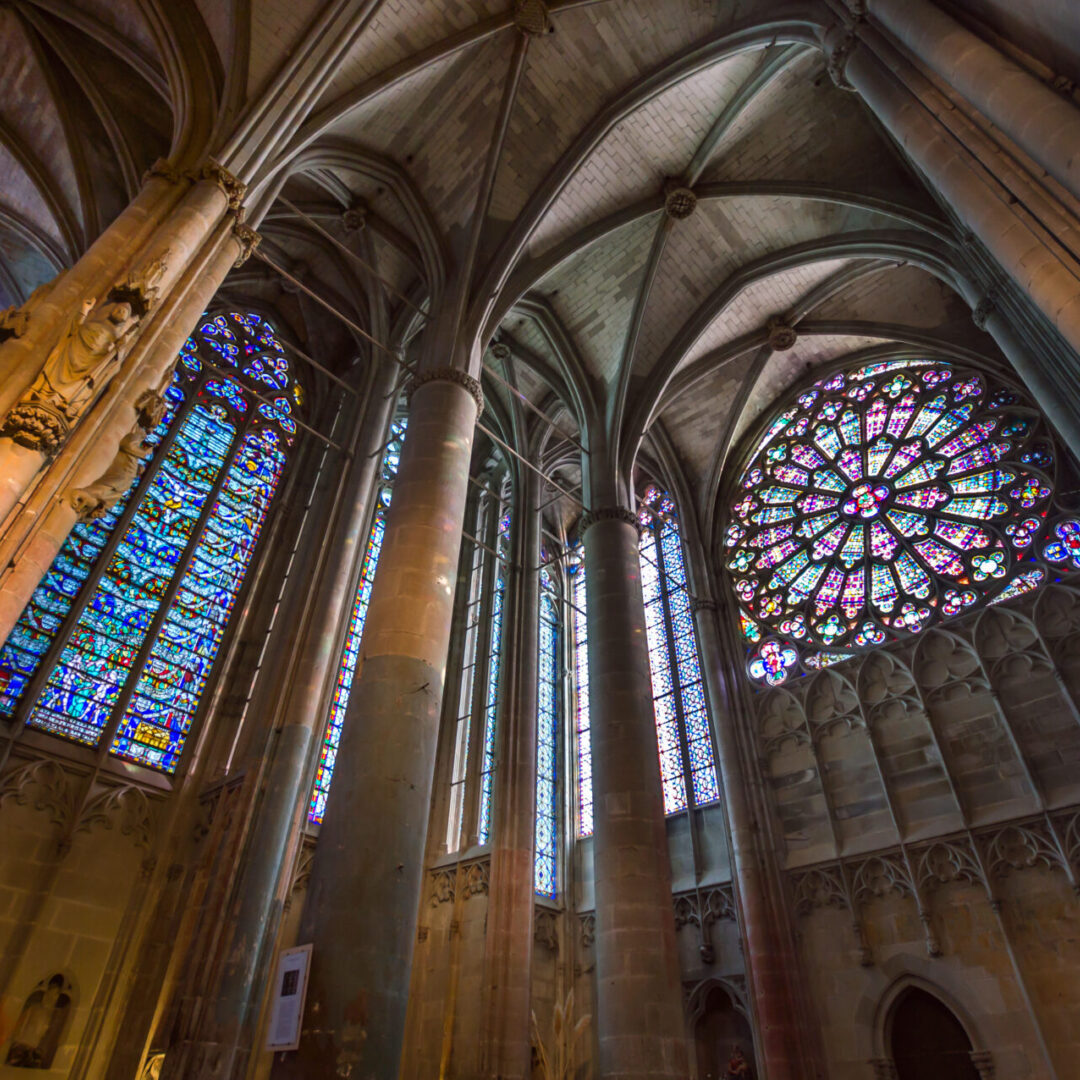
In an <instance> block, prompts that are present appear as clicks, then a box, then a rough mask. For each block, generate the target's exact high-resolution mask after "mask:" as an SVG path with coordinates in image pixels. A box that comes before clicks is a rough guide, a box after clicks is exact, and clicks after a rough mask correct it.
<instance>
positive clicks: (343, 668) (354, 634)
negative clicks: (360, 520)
mask: <svg viewBox="0 0 1080 1080" xmlns="http://www.w3.org/2000/svg"><path fill="white" fill-rule="evenodd" d="M405 427H406V419H405V417H404V415H402V414H400V413H399V415H398V416H397V417H396V418H395V419H394V421H393V423H392V424H391V425H390V438H389V441H388V442H387V444H386V449H385V450H384V451H383V459H382V468H381V471H380V474H379V487H378V491H377V494H376V501H375V512H374V515H373V517H372V521H371V531H370V532H369V533H368V540H367V548H366V549H365V550H364V560H363V563H362V564H361V567H360V584H359V585H358V586H357V589H356V598H355V599H354V600H353V606H352V612H351V614H350V616H349V627H348V630H347V631H346V632H345V645H344V647H343V649H342V651H341V662H340V663H339V664H338V673H337V680H336V681H335V683H334V698H333V701H331V703H330V716H329V718H328V719H327V722H326V731H325V732H324V734H323V741H322V749H321V750H320V752H319V764H318V767H317V768H316V770H315V784H314V786H313V788H312V790H311V805H310V806H309V807H308V820H309V821H311V822H313V823H314V824H316V825H321V824H322V820H323V814H324V813H325V811H326V798H327V796H328V795H329V793H330V783H331V781H332V780H333V777H334V764H335V762H336V761H337V751H338V746H340V745H341V728H342V724H343V723H344V722H345V709H346V707H347V706H348V704H349V695H350V694H351V693H352V684H353V676H354V675H355V674H356V662H357V660H358V659H359V657H360V639H361V637H362V636H363V633H364V620H365V619H366V618H367V610H368V604H369V603H370V602H371V587H372V585H373V584H374V582H375V568H376V566H377V565H378V562H379V553H380V552H381V551H382V542H383V534H384V533H385V532H386V512H387V510H389V508H390V496H391V495H392V493H393V489H394V480H395V479H396V477H397V470H398V465H399V464H400V462H401V445H402V440H403V439H404V438H405Z"/></svg>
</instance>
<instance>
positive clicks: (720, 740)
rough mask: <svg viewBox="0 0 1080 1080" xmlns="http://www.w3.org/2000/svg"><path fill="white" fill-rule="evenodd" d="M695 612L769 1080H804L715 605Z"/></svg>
mask: <svg viewBox="0 0 1080 1080" xmlns="http://www.w3.org/2000/svg"><path fill="white" fill-rule="evenodd" d="M691 610H692V611H693V616H694V630H695V632H696V634H697V643H698V649H699V651H700V653H701V669H702V674H703V676H704V679H705V689H706V692H707V693H708V696H709V708H710V711H711V713H712V715H713V717H714V718H715V720H716V722H715V723H714V725H713V730H714V731H715V732H716V744H717V763H718V765H719V768H720V786H721V792H722V794H723V799H724V808H725V811H726V814H727V821H728V830H729V833H730V837H731V859H732V864H733V867H734V871H735V873H734V879H735V881H734V884H735V889H736V890H737V892H738V896H739V901H740V910H739V915H740V929H741V930H742V934H743V938H744V940H745V943H746V965H747V974H748V975H749V984H750V989H751V993H752V994H753V997H754V1014H755V1017H754V1018H755V1020H756V1022H757V1036H758V1046H759V1049H760V1051H761V1057H762V1059H763V1065H764V1067H765V1073H766V1075H767V1076H768V1077H769V1080H798V1078H800V1077H802V1076H803V1075H804V1069H803V1067H802V1063H801V1062H800V1061H799V1043H798V1033H797V1031H796V1021H795V1009H794V1005H793V1002H792V994H791V990H790V985H789V981H788V980H789V979H790V977H791V974H792V972H793V970H794V962H795V958H794V957H793V956H791V955H790V954H789V953H788V952H787V951H785V950H784V949H783V948H782V946H781V944H780V938H779V934H778V931H777V927H776V921H775V918H774V917H773V912H772V910H771V908H770V903H769V888H768V883H767V881H766V876H765V867H764V866H763V864H762V857H763V852H762V851H761V847H760V843H759V839H758V831H757V829H756V827H755V822H754V814H753V810H752V808H751V805H750V792H749V788H748V785H747V778H746V770H745V769H743V767H742V756H741V754H740V748H739V743H738V739H737V737H736V734H735V724H734V723H733V721H732V718H731V717H730V716H729V715H728V703H727V699H726V695H725V694H724V688H723V685H722V682H721V680H722V672H723V671H725V670H726V669H727V665H725V663H724V659H723V652H722V650H721V648H720V637H719V632H718V628H717V623H716V619H717V611H716V603H715V602H714V601H709V600H695V601H694V602H693V603H692V605H691Z"/></svg>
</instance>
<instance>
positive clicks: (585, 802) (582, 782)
mask: <svg viewBox="0 0 1080 1080" xmlns="http://www.w3.org/2000/svg"><path fill="white" fill-rule="evenodd" d="M570 581H571V595H572V603H573V612H574V690H575V693H576V697H577V710H576V715H575V718H574V719H575V723H574V728H575V735H576V738H577V766H578V769H577V772H578V836H592V832H593V801H592V734H591V731H590V728H589V638H588V619H587V617H586V613H587V611H588V608H587V607H586V602H585V563H584V561H579V562H578V563H577V565H576V566H574V567H572V569H571V571H570Z"/></svg>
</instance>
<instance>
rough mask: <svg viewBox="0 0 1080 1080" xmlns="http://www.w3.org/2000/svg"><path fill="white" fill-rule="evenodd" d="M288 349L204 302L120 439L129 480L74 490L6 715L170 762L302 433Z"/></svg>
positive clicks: (6, 653)
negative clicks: (77, 504) (162, 383)
mask: <svg viewBox="0 0 1080 1080" xmlns="http://www.w3.org/2000/svg"><path fill="white" fill-rule="evenodd" d="M283 354H284V349H283V347H282V345H281V343H280V342H279V341H278V340H277V338H276V337H275V335H274V332H273V330H272V329H271V327H270V326H269V325H268V324H267V323H266V322H265V321H264V320H263V319H262V318H261V317H260V316H258V315H256V314H254V313H244V312H229V313H223V314H218V315H214V316H208V317H207V318H205V319H204V320H203V322H202V323H201V324H200V325H199V327H198V329H197V330H196V332H195V333H194V334H193V335H192V337H191V338H190V339H189V340H188V341H187V342H186V343H185V344H184V346H183V348H182V349H181V351H180V355H179V358H178V360H179V362H178V364H177V368H176V372H175V374H174V376H173V378H172V381H171V382H170V384H169V385H168V387H167V388H166V389H165V391H164V395H163V396H164V399H165V409H164V413H163V415H162V414H160V413H159V414H158V415H157V417H156V423H155V422H154V420H148V419H147V418H146V415H143V414H140V420H139V423H140V424H141V425H143V426H142V427H138V428H136V429H133V432H132V434H131V436H129V438H128V440H125V444H123V445H122V447H121V452H122V453H127V454H128V455H129V456H130V457H131V458H132V459H133V460H132V461H131V462H129V463H128V464H129V466H130V468H129V474H130V477H131V479H127V476H128V475H129V474H128V473H125V472H124V469H123V465H124V463H123V462H122V461H120V459H119V458H118V459H117V462H115V463H114V466H113V469H112V470H110V471H111V472H113V473H114V474H115V476H117V477H121V478H123V479H124V480H125V481H126V483H127V487H126V490H121V491H119V492H116V491H113V492H112V493H111V495H110V493H109V491H108V490H107V485H104V486H103V485H100V484H99V485H98V486H99V487H100V486H103V488H104V489H103V490H102V491H98V492H96V493H94V494H93V497H92V498H91V493H89V492H88V493H86V494H85V495H83V496H82V500H83V502H82V504H81V505H83V507H84V517H85V518H86V520H83V521H80V523H78V524H77V525H76V526H75V528H74V529H73V530H72V533H71V535H70V536H69V538H68V540H67V541H66V542H65V544H64V546H63V548H62V549H61V551H60V554H59V555H58V556H57V558H56V560H55V561H54V563H53V565H52V567H51V568H50V569H49V571H48V573H47V574H46V575H45V577H44V579H43V580H42V582H41V584H40V585H39V586H38V588H37V590H36V591H35V593H34V595H33V597H32V598H31V600H30V603H29V604H28V605H27V607H26V609H25V610H24V611H23V613H22V615H21V616H20V618H19V621H18V623H17V625H16V627H15V629H14V630H13V631H12V633H11V636H10V637H9V639H8V641H7V643H6V644H5V646H4V647H3V650H0V715H5V716H8V717H13V718H16V719H21V720H24V721H25V723H26V725H27V726H28V727H30V728H36V729H38V730H41V731H44V732H47V733H49V734H53V735H58V736H61V737H64V738H67V739H71V740H73V741H75V742H79V743H82V744H84V745H87V746H91V747H99V746H107V747H108V748H109V752H110V753H112V754H115V755H117V756H119V757H122V758H125V759H127V760H129V761H133V762H137V763H139V764H141V765H145V766H148V767H150V768H154V769H159V770H161V771H163V772H166V773H171V772H173V771H174V770H175V768H176V766H177V763H178V761H179V759H180V756H181V754H182V752H183V748H184V744H185V741H186V739H187V737H188V734H189V732H190V730H191V727H192V724H193V722H194V719H195V715H196V712H197V710H198V707H199V703H200V700H201V698H202V694H203V691H204V690H205V688H206V685H207V682H208V680H209V678H210V675H211V669H212V667H213V664H214V660H215V658H216V656H217V652H218V649H219V647H220V645H221V642H222V639H223V637H224V634H225V631H226V628H227V626H228V623H229V620H230V616H231V614H232V611H233V607H234V605H235V602H236V598H237V595H238V593H239V591H240V588H241V585H242V583H243V580H244V575H245V573H246V571H247V569H248V567H249V566H250V564H251V560H252V557H253V555H254V551H255V545H256V541H257V540H258V537H259V533H260V531H261V529H262V526H263V523H264V521H265V519H266V514H267V511H268V509H269V506H270V502H271V500H272V498H273V496H274V492H275V490H276V488H277V485H278V481H279V480H280V478H281V475H282V471H283V469H284V467H285V463H286V457H287V452H288V448H289V446H290V444H291V443H292V441H293V438H294V436H295V433H296V426H297V425H296V419H295V415H296V411H297V409H298V408H299V407H300V406H301V405H302V400H303V399H302V392H301V389H300V386H299V385H298V384H297V383H296V382H295V380H294V378H293V374H292V371H291V369H290V367H289V364H288V362H287V361H286V359H285V356H284V355H283ZM144 412H145V411H144ZM147 428H152V430H149V432H148V433H147ZM144 454H145V455H148V459H147V461H146V463H145V466H144V467H143V468H142V474H141V476H140V475H139V474H138V472H139V471H138V469H136V468H135V467H134V464H135V460H136V459H137V458H139V457H141V456H143V455H144Z"/></svg>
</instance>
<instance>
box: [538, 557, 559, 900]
mask: <svg viewBox="0 0 1080 1080" xmlns="http://www.w3.org/2000/svg"><path fill="white" fill-rule="evenodd" d="M558 709H559V605H558V597H557V595H556V593H555V586H554V583H553V582H552V580H551V576H550V575H549V574H548V573H547V572H546V571H544V572H541V575H540V643H539V667H538V671H537V695H536V857H535V863H534V871H533V887H534V888H535V889H536V892H537V894H538V895H540V896H547V897H551V898H554V896H555V894H556V892H557V891H558V888H557V886H558V878H557V865H558V860H557V850H558V837H559V829H558V818H557V810H558V807H557V804H556V793H557V786H556V781H557V764H556V763H557V761H558V756H557V755H558V716H559V712H558Z"/></svg>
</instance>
